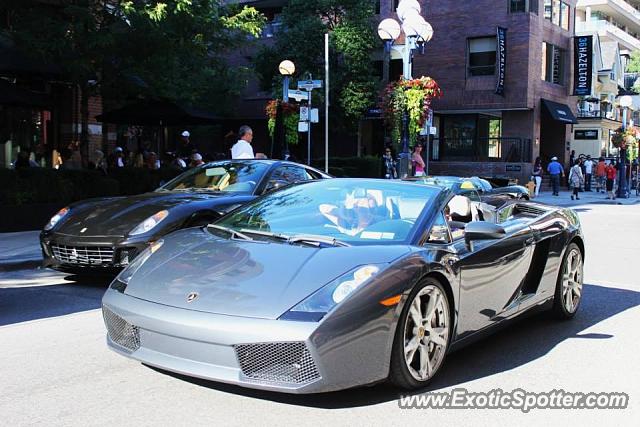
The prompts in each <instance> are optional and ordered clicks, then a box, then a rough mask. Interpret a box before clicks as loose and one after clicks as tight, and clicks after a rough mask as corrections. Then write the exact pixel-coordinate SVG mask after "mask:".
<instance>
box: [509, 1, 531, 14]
mask: <svg viewBox="0 0 640 427" xmlns="http://www.w3.org/2000/svg"><path fill="white" fill-rule="evenodd" d="M526 11H527V1H526V0H509V12H511V13H518V12H526Z"/></svg>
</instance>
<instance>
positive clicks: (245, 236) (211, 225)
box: [207, 224, 253, 240]
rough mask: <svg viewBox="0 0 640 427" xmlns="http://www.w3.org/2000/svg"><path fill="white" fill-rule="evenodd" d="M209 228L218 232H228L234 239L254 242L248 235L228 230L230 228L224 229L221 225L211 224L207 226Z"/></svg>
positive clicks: (231, 229)
mask: <svg viewBox="0 0 640 427" xmlns="http://www.w3.org/2000/svg"><path fill="white" fill-rule="evenodd" d="M207 228H215V229H216V230H222V231H224V232H227V233H229V234H230V235H231V238H232V239H238V238H240V239H242V240H253V239H252V238H251V237H249V236H247V235H246V234H243V233H241V232H239V231H236V230H234V229H233V228H228V227H223V226H221V225H216V224H209V225H207Z"/></svg>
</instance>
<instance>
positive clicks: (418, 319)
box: [403, 285, 450, 381]
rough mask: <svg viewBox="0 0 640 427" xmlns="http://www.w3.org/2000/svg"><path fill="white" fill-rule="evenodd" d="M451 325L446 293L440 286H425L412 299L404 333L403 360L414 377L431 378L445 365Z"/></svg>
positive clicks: (416, 378) (418, 378)
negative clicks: (443, 362)
mask: <svg viewBox="0 0 640 427" xmlns="http://www.w3.org/2000/svg"><path fill="white" fill-rule="evenodd" d="M449 328H450V322H449V306H448V302H447V298H446V296H445V295H444V294H443V293H442V291H441V290H440V288H439V287H437V286H433V285H427V286H425V287H424V288H422V289H421V290H420V291H419V292H418V293H417V294H416V295H415V297H414V298H413V300H412V301H411V305H410V306H409V312H408V313H407V317H406V320H405V325H404V333H403V338H404V360H405V363H406V366H407V368H408V370H409V373H410V374H411V376H412V377H413V378H414V379H415V380H417V381H426V380H428V379H429V378H431V377H432V376H433V374H435V372H436V371H437V370H438V368H439V367H440V365H441V364H442V361H443V360H444V356H445V354H446V350H447V344H448V337H449Z"/></svg>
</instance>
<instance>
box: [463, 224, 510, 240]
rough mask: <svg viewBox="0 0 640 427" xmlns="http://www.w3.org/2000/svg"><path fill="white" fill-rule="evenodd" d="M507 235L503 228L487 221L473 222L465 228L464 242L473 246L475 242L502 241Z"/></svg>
mask: <svg viewBox="0 0 640 427" xmlns="http://www.w3.org/2000/svg"><path fill="white" fill-rule="evenodd" d="M505 234H506V231H505V230H504V228H503V227H501V226H499V225H498V224H493V223H491V222H487V221H473V222H470V223H468V224H467V226H466V227H465V228H464V240H465V241H466V242H467V245H471V242H473V241H474V240H493V239H501V238H502V237H504V236H505Z"/></svg>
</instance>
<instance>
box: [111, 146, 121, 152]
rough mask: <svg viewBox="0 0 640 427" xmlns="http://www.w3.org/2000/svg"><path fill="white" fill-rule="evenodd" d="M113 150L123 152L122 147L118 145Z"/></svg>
mask: <svg viewBox="0 0 640 427" xmlns="http://www.w3.org/2000/svg"><path fill="white" fill-rule="evenodd" d="M113 151H115V152H116V153H122V147H116V148H115V149H114V150H113Z"/></svg>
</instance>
